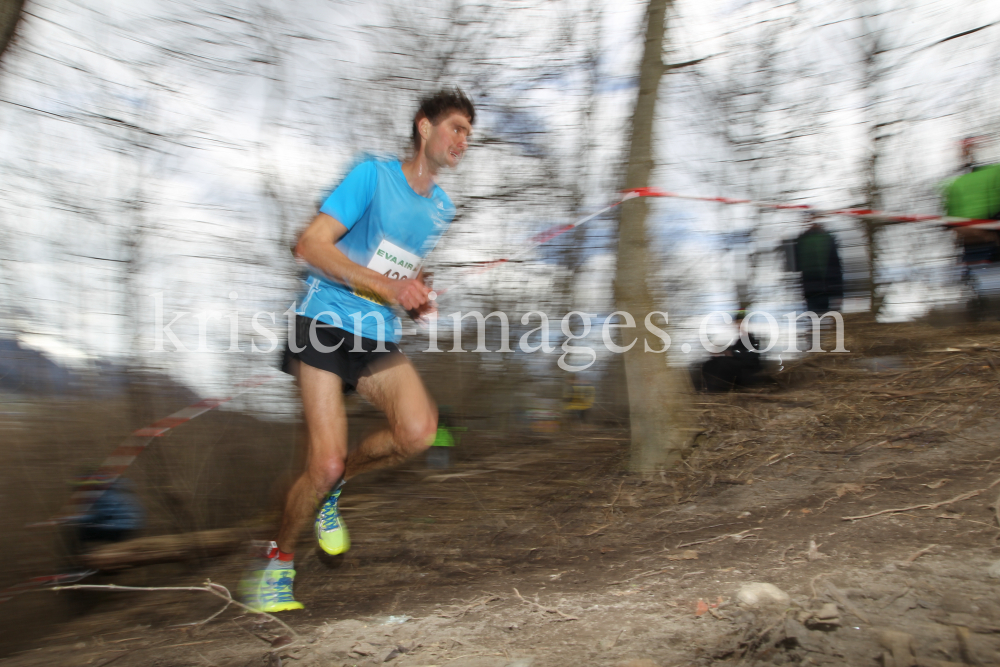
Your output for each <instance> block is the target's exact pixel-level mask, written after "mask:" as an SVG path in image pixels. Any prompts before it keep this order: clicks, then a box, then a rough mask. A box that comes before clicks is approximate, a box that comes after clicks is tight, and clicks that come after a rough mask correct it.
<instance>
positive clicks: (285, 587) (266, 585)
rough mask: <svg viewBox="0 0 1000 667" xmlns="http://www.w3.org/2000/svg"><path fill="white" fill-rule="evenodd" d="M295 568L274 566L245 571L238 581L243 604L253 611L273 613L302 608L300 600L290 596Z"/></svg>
mask: <svg viewBox="0 0 1000 667" xmlns="http://www.w3.org/2000/svg"><path fill="white" fill-rule="evenodd" d="M294 581H295V570H293V569H290V568H278V567H276V568H274V569H272V570H268V569H266V568H264V569H255V570H250V571H249V572H247V574H246V576H244V577H243V581H241V582H240V597H241V598H243V604H245V605H246V606H248V607H250V609H252V610H253V611H255V612H267V613H269V614H273V613H274V612H277V611H292V610H294V609H304V608H305V607H303V606H302V603H301V602H296V601H295V598H294V597H292V583H293V582H294Z"/></svg>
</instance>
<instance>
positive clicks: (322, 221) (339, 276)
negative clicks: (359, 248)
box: [295, 213, 431, 310]
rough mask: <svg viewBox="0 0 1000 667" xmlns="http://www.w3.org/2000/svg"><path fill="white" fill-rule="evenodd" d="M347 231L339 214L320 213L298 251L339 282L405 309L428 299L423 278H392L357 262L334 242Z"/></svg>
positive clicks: (297, 253) (428, 291) (311, 224)
mask: <svg viewBox="0 0 1000 667" xmlns="http://www.w3.org/2000/svg"><path fill="white" fill-rule="evenodd" d="M346 233H347V227H345V226H344V225H343V224H341V223H340V221H338V220H337V219H336V218H334V217H332V216H329V215H327V214H326V213H320V214H318V215H317V216H316V217H315V218H313V221H312V222H311V223H309V226H308V227H306V230H305V231H304V232H302V235H301V236H299V241H298V243H296V244H295V254H296V256H298V257H301V258H302V259H304V260H305V261H307V262H309V264H311V265H312V266H314V267H315V268H317V269H319V270H320V271H322V272H323V273H325V274H326V275H327V276H329V277H330V278H332V279H333V280H336V281H337V282H339V283H341V284H344V285H347V286H348V287H350V288H352V289H360V290H367V291H370V292H374V293H376V294H378V295H379V296H381V297H382V298H383V299H385V300H386V301H388V302H389V303H392V304H398V305H400V306H402V307H403V308H404V309H405V310H413V309H415V308H419V307H420V306H422V305H424V304H425V303H427V300H428V299H427V295H428V294H430V291H431V290H430V288H429V287H427V286H426V285H424V283H423V281H422V280H420V279H419V277H418V279H414V280H392V279H391V278H388V277H386V276H383V275H382V274H381V273H378V272H376V271H372V270H371V269H369V268H367V267H364V266H361V265H359V264H355V263H354V262H352V261H351V260H350V259H348V258H347V255H345V254H344V253H343V252H341V251H340V249H338V248H337V246H336V245H334V244H335V243H336V242H337V241H339V240H340V238H341V237H342V236H343V235H344V234H346Z"/></svg>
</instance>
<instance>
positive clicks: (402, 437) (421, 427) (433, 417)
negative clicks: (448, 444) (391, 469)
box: [393, 410, 437, 454]
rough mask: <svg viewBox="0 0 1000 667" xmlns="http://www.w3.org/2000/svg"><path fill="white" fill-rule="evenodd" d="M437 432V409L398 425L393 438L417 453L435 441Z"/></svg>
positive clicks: (410, 452)
mask: <svg viewBox="0 0 1000 667" xmlns="http://www.w3.org/2000/svg"><path fill="white" fill-rule="evenodd" d="M436 434H437V410H430V411H428V412H426V413H424V414H422V415H417V416H414V417H412V418H410V419H407V420H405V421H404V422H402V423H399V424H397V425H396V427H395V429H394V432H393V438H394V439H395V440H396V443H397V444H398V445H399V446H400V447H402V448H403V449H405V450H406V451H407V453H409V454H417V453H420V452H422V451H424V450H425V449H427V448H428V447H430V446H431V443H432V442H434V436H435V435H436Z"/></svg>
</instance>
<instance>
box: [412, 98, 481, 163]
mask: <svg viewBox="0 0 1000 667" xmlns="http://www.w3.org/2000/svg"><path fill="white" fill-rule="evenodd" d="M428 124H429V125H430V133H429V136H428V137H427V142H426V144H425V145H424V153H425V154H426V155H427V157H428V158H429V159H430V160H431V161H432V162H433V163H435V164H436V165H438V166H439V167H451V168H454V167H457V166H458V163H459V161H460V160H461V159H462V156H463V155H464V154H465V149H467V148H468V147H469V135H471V134H472V124H471V123H470V122H469V118H468V117H467V116H466V115H465V114H463V113H462V112H460V111H452V112H451V113H449V114H448V116H447V117H446V118H445V119H444V120H442V121H441V122H440V123H438V124H437V125H434V124H432V123H428Z"/></svg>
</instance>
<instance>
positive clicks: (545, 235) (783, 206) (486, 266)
mask: <svg viewBox="0 0 1000 667" xmlns="http://www.w3.org/2000/svg"><path fill="white" fill-rule="evenodd" d="M636 197H670V198H672V199H688V200H691V201H705V202H714V203H718V204H747V205H749V206H756V207H758V208H769V209H774V210H779V211H802V212H812V213H816V214H818V215H845V216H849V217H854V218H859V219H863V220H872V221H874V222H881V223H883V224H896V223H903V222H933V221H940V222H941V223H943V224H944V225H945V226H946V227H953V228H954V227H973V226H974V227H978V228H980V229H1000V220H979V219H976V218H955V217H949V216H942V215H906V214H899V213H888V212H886V211H874V210H871V209H862V208H838V209H822V208H817V207H815V206H809V205H808V204H789V203H786V202H772V201H763V200H757V199H733V198H730V197H700V196H697V195H684V194H678V193H676V192H666V191H664V190H659V189H657V188H633V189H631V190H623V191H622V197H621V199H620V200H618V201H617V202H615V203H613V204H611V205H610V206H606V207H604V208H602V209H601V210H600V211H598V212H597V213H593V214H591V215H588V216H586V217H584V218H581V219H579V220H577V221H576V222H571V223H567V224H562V225H555V226H554V227H550V228H549V229H546V230H545V231H543V232H540V233H538V234H536V235H535V236H533V237H531V238H530V239H528V241H527V243H526V244H525V246H524V247H523V248H522V249H521V250H520V251H518V252H517V253H516V254H514V255H512V256H510V257H508V258H504V259H495V260H492V261H489V262H484V263H483V264H480V265H479V266H476V267H475V268H473V269H470V270H469V271H467V272H465V273H464V274H463V275H462V276H461V277H459V279H458V280H457V281H455V282H454V283H452V284H451V285H449V286H448V287H447V288H446V289H441V290H436V291H434V292H431V295H430V296H431V301H434V300H435V299H437V298H438V297H439V296H441V295H442V294H445V293H446V292H449V291H451V290H454V289H457V288H458V287H460V286H462V285H463V284H464V283H466V282H468V280H469V279H470V278H472V277H473V276H477V275H479V274H480V273H484V272H486V271H489V270H490V269H493V268H495V267H497V266H499V265H501V264H504V263H506V262H512V261H516V260H518V259H521V258H523V257H524V256H526V255H527V254H529V253H530V252H531V251H532V250H534V249H535V248H537V247H538V246H540V245H542V244H543V243H548V242H549V241H551V240H552V239H554V238H556V237H557V236H560V235H561V234H564V233H566V232H568V231H571V230H573V229H576V228H577V227H579V226H580V225H582V224H583V223H585V222H588V221H590V220H593V219H594V218H596V217H598V216H600V215H603V214H604V213H607V212H608V211H610V210H611V209H613V208H615V207H616V206H618V205H619V204H621V203H622V202H624V201H627V200H629V199H634V198H636Z"/></svg>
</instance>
